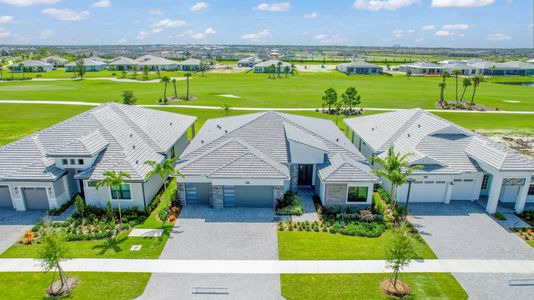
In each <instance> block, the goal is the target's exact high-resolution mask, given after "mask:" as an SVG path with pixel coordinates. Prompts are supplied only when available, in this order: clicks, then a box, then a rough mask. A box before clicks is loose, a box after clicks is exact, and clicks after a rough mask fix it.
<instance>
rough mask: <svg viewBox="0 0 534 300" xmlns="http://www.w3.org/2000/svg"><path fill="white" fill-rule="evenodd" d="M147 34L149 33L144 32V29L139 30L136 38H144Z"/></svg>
mask: <svg viewBox="0 0 534 300" xmlns="http://www.w3.org/2000/svg"><path fill="white" fill-rule="evenodd" d="M148 35H149V33H148V32H146V31H141V32H139V34H138V35H137V39H138V40H144V39H146V37H147V36H148Z"/></svg>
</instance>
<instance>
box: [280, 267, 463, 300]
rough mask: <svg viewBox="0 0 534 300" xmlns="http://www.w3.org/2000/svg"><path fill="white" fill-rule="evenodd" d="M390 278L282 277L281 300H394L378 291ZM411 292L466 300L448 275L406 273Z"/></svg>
mask: <svg viewBox="0 0 534 300" xmlns="http://www.w3.org/2000/svg"><path fill="white" fill-rule="evenodd" d="M390 276H391V275H390V274H310V275H308V274H306V275H301V274H298V275H297V274H282V275H280V277H281V287H282V296H284V297H285V298H286V299H288V300H292V299H391V298H389V297H386V296H385V295H384V294H383V293H382V291H381V290H380V289H379V284H380V282H381V281H383V280H385V279H388V278H389V277H390ZM402 280H404V281H405V282H406V283H407V284H408V285H409V286H410V289H411V291H412V295H411V296H410V297H407V299H440V300H442V299H443V300H444V299H454V300H458V299H467V293H466V292H465V291H464V289H463V288H462V286H461V285H460V284H459V283H458V281H456V279H455V278H454V277H453V276H452V275H451V274H449V273H405V274H402Z"/></svg>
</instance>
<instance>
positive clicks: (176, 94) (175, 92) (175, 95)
mask: <svg viewBox="0 0 534 300" xmlns="http://www.w3.org/2000/svg"><path fill="white" fill-rule="evenodd" d="M171 82H172V86H173V88H174V98H176V99H178V92H177V91H176V78H173V79H172V80H171Z"/></svg>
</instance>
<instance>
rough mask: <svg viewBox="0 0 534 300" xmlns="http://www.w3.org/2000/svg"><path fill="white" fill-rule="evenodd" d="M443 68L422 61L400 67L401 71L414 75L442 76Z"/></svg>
mask: <svg viewBox="0 0 534 300" xmlns="http://www.w3.org/2000/svg"><path fill="white" fill-rule="evenodd" d="M442 69H443V66H441V65H438V64H434V63H430V62H425V61H420V62H416V63H411V64H404V65H400V66H399V71H401V72H404V73H407V72H408V71H410V72H412V75H440V74H441V71H442Z"/></svg>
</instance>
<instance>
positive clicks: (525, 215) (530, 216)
mask: <svg viewBox="0 0 534 300" xmlns="http://www.w3.org/2000/svg"><path fill="white" fill-rule="evenodd" d="M518 216H519V217H521V218H522V219H524V220H526V221H530V222H532V221H534V210H525V211H523V212H522V213H520V214H518Z"/></svg>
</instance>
